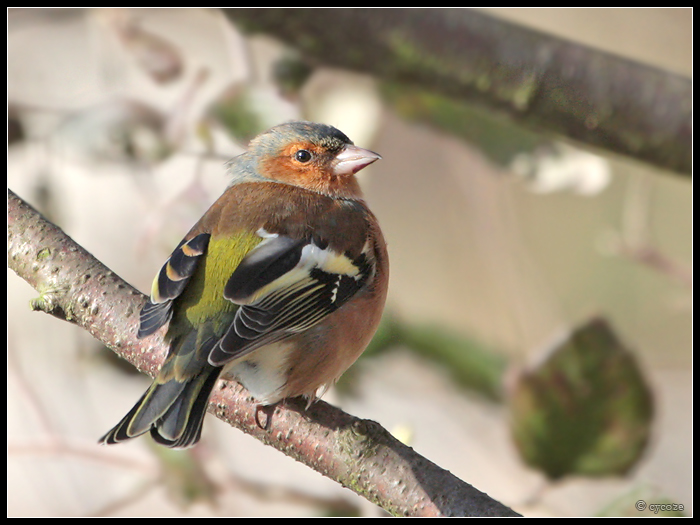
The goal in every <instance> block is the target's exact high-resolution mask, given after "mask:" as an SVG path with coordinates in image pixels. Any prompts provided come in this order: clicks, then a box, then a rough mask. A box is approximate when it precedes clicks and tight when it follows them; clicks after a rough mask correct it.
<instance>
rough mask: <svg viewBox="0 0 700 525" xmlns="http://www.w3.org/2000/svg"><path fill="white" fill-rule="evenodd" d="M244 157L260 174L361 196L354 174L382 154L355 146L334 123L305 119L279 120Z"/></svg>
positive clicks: (320, 190)
mask: <svg viewBox="0 0 700 525" xmlns="http://www.w3.org/2000/svg"><path fill="white" fill-rule="evenodd" d="M241 157H244V159H241V160H244V161H245V163H244V164H245V168H247V169H245V171H248V172H250V171H251V170H252V171H254V172H255V175H257V176H258V177H263V178H265V179H271V180H274V181H277V182H282V183H285V184H291V185H293V186H298V187H301V188H305V189H308V190H311V191H315V192H317V193H321V194H324V195H328V196H330V197H341V198H361V196H362V193H361V191H360V187H359V184H358V183H357V179H356V178H355V176H354V175H355V173H357V172H358V171H360V170H361V169H362V168H364V167H366V166H368V165H369V164H372V163H373V162H374V161H376V160H378V159H380V158H381V157H380V156H379V155H378V154H376V153H374V152H372V151H369V150H366V149H363V148H359V147H357V146H355V145H354V144H353V143H352V141H351V140H350V139H349V138H348V137H347V136H346V135H345V134H344V133H342V132H341V131H339V130H337V129H336V128H334V127H332V126H328V125H325V124H317V123H313V122H304V121H295V122H288V123H285V124H280V125H279V126H275V127H273V128H271V129H269V130H267V131H266V132H264V133H262V134H260V135H258V136H257V137H256V138H254V139H253V140H252V141H251V142H250V145H249V147H248V151H247V152H246V153H244V154H243V155H242V156H241ZM237 165H238V166H237ZM237 167H238V169H244V166H243V165H240V164H239V163H235V164H233V166H232V170H233V171H235V170H236V168H237ZM234 175H235V173H234Z"/></svg>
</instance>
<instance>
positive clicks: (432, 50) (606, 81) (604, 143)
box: [223, 8, 692, 176]
mask: <svg viewBox="0 0 700 525" xmlns="http://www.w3.org/2000/svg"><path fill="white" fill-rule="evenodd" d="M223 11H224V13H225V14H226V16H228V17H229V19H230V20H231V21H232V22H233V23H235V24H236V25H237V26H238V27H240V28H241V29H243V30H245V31H249V32H265V33H268V34H270V35H273V36H275V37H277V38H279V39H281V40H284V41H285V42H287V43H289V44H290V45H292V46H294V47H296V48H297V49H298V50H299V51H300V52H301V53H302V54H303V55H304V57H306V59H308V60H310V61H312V62H317V63H320V64H324V65H327V66H336V67H342V68H347V69H352V70H355V71H360V72H363V73H370V74H372V75H374V76H375V77H376V78H378V79H380V80H382V81H385V82H390V83H392V84H400V85H402V86H405V87H407V88H410V87H411V86H413V87H420V88H421V89H424V90H429V91H431V92H433V93H435V94H440V95H444V96H446V97H449V98H451V99H454V100H456V101H459V102H469V103H470V104H477V105H483V106H484V107H485V108H488V109H489V110H491V111H496V112H500V113H502V114H506V115H507V116H509V117H510V118H512V119H513V120H515V121H516V122H519V123H521V124H523V125H525V126H527V127H530V128H534V129H537V130H539V131H542V132H547V133H552V134H555V135H558V136H559V137H565V138H569V139H573V140H575V141H577V142H579V143H581V144H584V145H587V146H593V147H596V148H602V149H604V150H607V151H609V152H612V153H617V154H621V155H625V156H629V157H632V158H635V159H637V160H641V161H644V162H648V163H651V164H653V165H655V166H658V167H661V168H664V169H667V170H671V171H674V172H676V173H678V174H681V175H684V176H690V174H691V168H692V127H691V126H692V122H691V116H692V113H691V110H692V86H691V81H690V79H689V78H684V77H682V76H680V75H676V74H673V73H670V72H667V71H662V70H660V69H656V68H653V67H650V66H646V65H643V64H640V63H636V62H633V61H630V60H626V59H623V58H621V57H618V56H614V55H611V54H609V53H605V52H602V51H598V50H596V49H593V48H590V47H586V46H584V45H581V44H577V43H574V42H569V41H566V40H563V39H560V38H556V37H554V36H550V35H546V34H544V33H541V32H538V31H534V30H531V29H528V28H525V27H523V26H519V25H515V24H511V23H509V22H507V21H504V20H498V19H495V18H493V17H491V16H488V15H486V14H483V13H480V12H478V11H475V10H473V9H462V8H454V9H427V8H426V9H235V8H226V9H224V10H223ZM339 32H342V35H343V37H342V38H337V35H338V33H339Z"/></svg>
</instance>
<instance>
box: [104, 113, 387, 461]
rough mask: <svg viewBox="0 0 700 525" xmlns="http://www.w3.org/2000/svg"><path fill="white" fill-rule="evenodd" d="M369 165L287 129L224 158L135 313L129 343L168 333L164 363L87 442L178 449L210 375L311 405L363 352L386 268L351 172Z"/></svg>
mask: <svg viewBox="0 0 700 525" xmlns="http://www.w3.org/2000/svg"><path fill="white" fill-rule="evenodd" d="M379 158H380V156H379V155H377V154H376V153H373V152H371V151H368V150H366V149H362V148H359V147H357V146H355V145H353V143H352V141H350V139H348V137H346V136H345V135H344V134H343V133H342V132H340V131H339V130H337V129H335V128H333V127H331V126H327V125H323V124H316V123H311V122H290V123H286V124H282V125H279V126H276V127H273V128H272V129H270V130H268V131H266V132H265V133H263V134H261V135H259V136H258V137H256V138H255V139H253V140H252V141H251V143H250V145H249V148H248V151H247V152H245V153H243V154H242V155H240V156H238V157H236V158H234V159H233V160H232V161H230V163H229V165H228V168H229V172H230V174H231V176H232V182H231V184H230V185H229V187H228V188H227V189H226V191H225V192H224V193H223V195H222V196H221V197H220V198H219V199H218V200H217V201H216V202H215V203H214V204H213V205H212V206H211V208H209V210H208V211H207V212H206V213H205V214H204V216H203V217H202V218H201V219H200V220H199V222H197V224H195V226H194V227H193V228H192V229H191V230H190V232H189V233H188V234H187V235H186V236H185V238H184V239H183V240H182V242H181V243H180V244H179V245H178V247H177V248H176V249H175V251H174V252H173V253H172V255H171V256H170V258H169V259H168V260H167V261H166V263H165V265H164V266H163V267H162V268H161V270H160V272H159V273H158V275H157V276H156V278H155V280H154V282H153V287H152V290H151V297H150V300H149V301H148V302H147V303H146V305H145V306H144V307H143V309H142V310H141V316H140V326H139V331H138V337H139V338H143V337H147V336H149V335H151V334H153V333H154V332H156V331H157V330H158V329H159V328H161V327H163V326H164V325H166V324H168V322H169V325H168V329H167V332H166V341H168V343H169V345H170V349H169V352H168V356H167V358H166V360H165V362H164V363H163V366H162V368H161V370H160V372H159V374H158V376H157V378H156V379H155V381H154V382H153V384H152V385H151V387H150V388H149V389H148V390H147V391H146V393H145V394H144V395H143V396H142V397H141V399H140V400H139V401H138V403H136V405H135V406H134V408H132V409H131V411H130V412H129V413H128V414H127V415H126V416H125V417H124V419H122V420H121V421H120V422H119V423H118V424H117V425H116V426H115V427H114V428H113V429H112V430H110V431H109V432H108V433H107V434H106V435H105V436H103V437H102V438H101V440H100V442H101V443H106V444H114V443H119V442H122V441H125V440H127V439H131V438H134V437H136V436H139V435H141V434H144V433H146V432H148V431H150V433H151V436H152V437H153V439H154V440H155V441H156V442H158V443H160V444H162V445H165V446H168V447H172V448H185V447H190V446H192V445H194V444H195V443H197V441H198V440H199V438H200V435H201V432H202V423H203V420H204V414H205V412H206V410H207V405H208V400H209V396H210V393H211V391H212V389H213V388H214V385H215V383H216V380H217V379H218V378H219V377H225V378H232V379H235V380H237V381H238V382H240V383H241V384H242V385H243V386H244V387H245V388H246V389H247V390H248V391H249V392H250V393H251V394H252V395H253V397H254V398H256V400H258V401H259V402H260V405H259V407H260V406H263V407H264V406H268V405H274V404H275V403H277V402H279V401H281V400H283V399H285V398H289V397H297V396H305V397H306V398H307V399H308V400H309V402H311V401H313V400H315V399H317V398H318V397H320V396H321V395H323V393H324V392H325V389H327V388H328V387H329V386H330V385H331V384H333V383H334V382H335V381H336V380H337V379H338V377H340V375H341V374H342V373H343V372H345V370H347V368H348V367H349V366H350V365H352V364H353V363H354V362H355V360H356V359H357V358H358V357H359V356H360V354H361V353H362V352H363V351H364V349H365V347H366V346H367V344H368V343H369V341H370V339H371V338H372V336H373V335H374V332H375V331H376V329H377V325H378V324H379V320H380V318H381V314H382V310H383V308H384V302H385V299H386V293H387V284H388V271H389V261H388V255H387V250H386V244H385V242H384V237H383V235H382V232H381V230H380V228H379V224H378V223H377V219H376V218H375V216H374V215H373V214H372V212H371V211H370V210H369V208H368V207H367V204H366V203H365V201H364V200H363V198H362V193H361V191H360V187H359V184H358V182H357V179H356V178H355V176H354V175H355V173H357V172H358V171H359V170H361V169H362V168H364V167H365V166H367V165H369V164H371V163H373V162H374V161H376V160H377V159H379Z"/></svg>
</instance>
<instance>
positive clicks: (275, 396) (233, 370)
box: [223, 342, 291, 405]
mask: <svg viewBox="0 0 700 525" xmlns="http://www.w3.org/2000/svg"><path fill="white" fill-rule="evenodd" d="M290 347H291V344H290V343H285V342H280V343H273V344H271V345H268V346H264V347H262V348H259V349H257V350H255V351H254V352H252V353H251V354H249V355H247V356H245V357H243V358H241V359H240V360H236V361H233V362H232V363H230V364H228V365H227V366H226V368H225V369H224V373H223V377H229V378H233V379H235V380H236V381H238V382H239V383H240V384H242V385H243V386H244V387H245V388H246V390H248V392H250V393H251V395H252V396H253V397H254V398H255V399H256V400H258V401H260V402H261V403H263V404H265V405H271V404H273V403H276V402H277V401H280V400H281V399H282V390H283V388H284V385H285V384H286V382H287V356H288V355H289V352H290V350H291V348H290Z"/></svg>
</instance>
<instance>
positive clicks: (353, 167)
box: [333, 145, 382, 176]
mask: <svg viewBox="0 0 700 525" xmlns="http://www.w3.org/2000/svg"><path fill="white" fill-rule="evenodd" d="M381 158H382V157H381V156H380V155H379V154H378V153H375V152H373V151H370V150H368V149H362V148H358V147H357V146H354V145H348V146H345V149H344V150H343V151H341V152H340V153H338V154H337V155H336V156H335V159H334V160H333V174H334V175H341V176H342V175H354V174H355V173H357V172H358V171H360V170H361V169H362V168H364V167H366V166H369V165H370V164H372V163H373V162H374V161H375V160H379V159H381Z"/></svg>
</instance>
